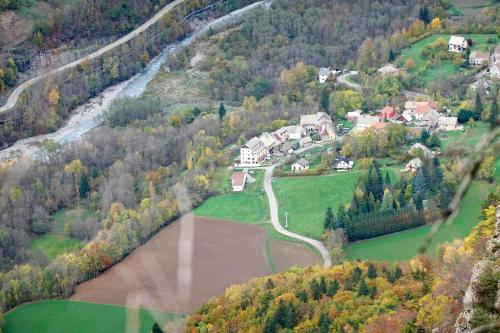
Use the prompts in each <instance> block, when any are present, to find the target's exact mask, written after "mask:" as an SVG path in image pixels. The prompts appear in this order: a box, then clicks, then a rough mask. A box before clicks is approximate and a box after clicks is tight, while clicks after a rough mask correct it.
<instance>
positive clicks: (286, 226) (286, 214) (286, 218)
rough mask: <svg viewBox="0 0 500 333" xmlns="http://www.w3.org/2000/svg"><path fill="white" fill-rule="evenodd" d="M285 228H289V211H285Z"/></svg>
mask: <svg viewBox="0 0 500 333" xmlns="http://www.w3.org/2000/svg"><path fill="white" fill-rule="evenodd" d="M285 228H288V212H285Z"/></svg>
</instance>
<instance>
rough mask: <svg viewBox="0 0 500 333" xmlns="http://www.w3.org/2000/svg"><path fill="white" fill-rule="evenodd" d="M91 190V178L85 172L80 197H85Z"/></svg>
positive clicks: (81, 178) (82, 177) (81, 180)
mask: <svg viewBox="0 0 500 333" xmlns="http://www.w3.org/2000/svg"><path fill="white" fill-rule="evenodd" d="M89 192H90V184H89V178H88V177H87V175H86V174H85V173H82V175H81V177H80V198H85V197H86V196H87V194H88V193H89Z"/></svg>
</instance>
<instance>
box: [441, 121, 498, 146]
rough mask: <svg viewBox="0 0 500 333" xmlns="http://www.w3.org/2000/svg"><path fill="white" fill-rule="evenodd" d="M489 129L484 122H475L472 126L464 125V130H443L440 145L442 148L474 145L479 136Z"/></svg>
mask: <svg viewBox="0 0 500 333" xmlns="http://www.w3.org/2000/svg"><path fill="white" fill-rule="evenodd" d="M488 131H489V125H488V124H487V123H484V122H477V123H476V125H475V126H474V127H471V126H468V125H465V132H463V131H450V132H445V133H444V134H443V135H444V137H443V138H441V146H442V148H443V149H446V148H448V147H449V146H453V145H458V147H461V146H467V147H469V148H471V147H474V146H475V145H476V144H477V143H478V141H479V139H480V138H481V136H482V135H483V134H486V133H487V132H488Z"/></svg>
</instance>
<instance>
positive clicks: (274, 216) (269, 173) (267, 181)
mask: <svg viewBox="0 0 500 333" xmlns="http://www.w3.org/2000/svg"><path fill="white" fill-rule="evenodd" d="M275 167H276V165H273V166H270V167H267V168H266V173H265V174H264V190H265V191H266V194H267V199H268V200H269V210H270V212H271V223H272V225H273V228H274V229H275V230H276V231H277V232H279V233H280V234H282V235H285V236H288V237H291V238H294V239H297V240H300V241H302V242H306V243H308V244H311V245H312V246H314V247H315V248H316V249H317V250H318V251H319V252H320V253H321V256H322V257H323V265H324V266H325V267H330V266H331V265H332V261H331V259H330V254H329V253H328V250H327V249H326V247H325V246H324V245H323V243H321V242H320V241H318V240H316V239H312V238H308V237H305V236H302V235H299V234H296V233H293V232H291V231H288V230H286V229H285V228H284V227H283V226H282V225H281V223H280V220H279V217H278V201H277V200H276V196H275V195H274V191H273V185H272V179H273V171H274V168H275Z"/></svg>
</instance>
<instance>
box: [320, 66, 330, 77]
mask: <svg viewBox="0 0 500 333" xmlns="http://www.w3.org/2000/svg"><path fill="white" fill-rule="evenodd" d="M331 72H332V69H331V68H327V67H321V68H320V69H319V75H321V76H323V75H327V76H328V75H330V74H331Z"/></svg>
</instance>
